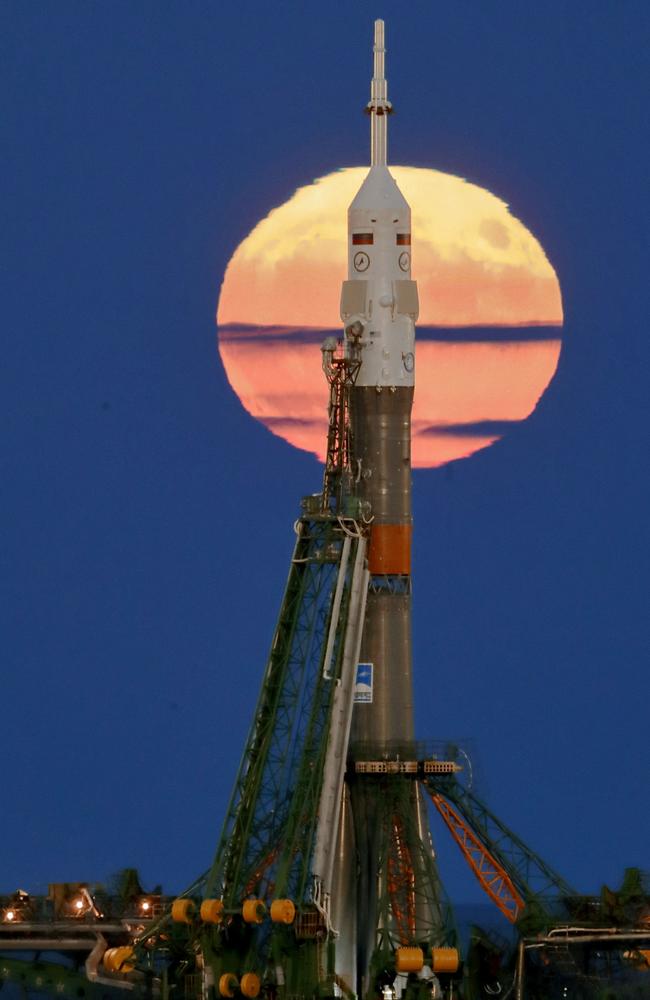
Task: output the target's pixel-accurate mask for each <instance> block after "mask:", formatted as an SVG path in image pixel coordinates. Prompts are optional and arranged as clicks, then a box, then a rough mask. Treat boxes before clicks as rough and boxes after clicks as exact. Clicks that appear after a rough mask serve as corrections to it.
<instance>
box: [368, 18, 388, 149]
mask: <svg viewBox="0 0 650 1000" xmlns="http://www.w3.org/2000/svg"><path fill="white" fill-rule="evenodd" d="M373 57H374V65H373V75H372V82H371V84H370V101H369V102H368V105H367V107H366V111H367V112H368V114H369V115H370V163H371V165H372V166H373V167H376V166H386V163H387V162H388V160H387V156H388V135H387V133H388V126H387V121H386V117H387V115H389V114H390V113H391V111H392V110H393V107H392V105H391V103H390V101H389V100H388V82H387V80H386V72H385V59H386V46H385V35H384V22H383V21H382V20H381V19H378V20H376V21H375V44H374V46H373Z"/></svg>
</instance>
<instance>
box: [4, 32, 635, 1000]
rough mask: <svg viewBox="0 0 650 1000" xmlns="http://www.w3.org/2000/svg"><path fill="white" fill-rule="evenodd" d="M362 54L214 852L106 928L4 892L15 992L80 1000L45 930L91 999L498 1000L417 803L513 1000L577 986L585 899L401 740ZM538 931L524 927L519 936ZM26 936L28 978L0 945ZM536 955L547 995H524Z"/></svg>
mask: <svg viewBox="0 0 650 1000" xmlns="http://www.w3.org/2000/svg"><path fill="white" fill-rule="evenodd" d="M384 57H385V49H384V25H383V22H382V21H377V22H376V23H375V45H374V74H373V79H372V84H371V99H370V102H369V104H368V106H367V109H366V110H367V112H368V114H369V116H370V125H371V166H370V170H369V173H368V175H367V177H366V179H365V180H364V182H363V184H362V186H361V188H360V190H359V192H358V194H357V195H356V197H355V198H354V200H353V202H352V204H351V206H350V209H349V213H348V277H347V279H346V280H345V281H344V282H343V289H342V293H341V318H342V321H343V336H342V337H341V339H337V338H333V337H332V338H328V339H326V340H325V342H324V343H323V345H322V366H323V371H324V374H325V377H326V379H327V382H328V386H329V423H328V433H327V455H326V461H325V470H324V476H323V486H322V490H321V492H320V493H317V494H314V495H310V496H307V497H304V498H303V500H302V504H301V512H300V516H299V518H298V520H297V521H296V523H295V533H296V540H295V545H294V549H293V554H292V558H291V563H290V568H289V575H288V579H287V584H286V588H285V592H284V596H283V600H282V604H281V608H280V613H279V617H278V621H277V625H276V628H275V633H274V636H273V640H272V644H271V650H270V653H269V658H268V661H267V665H266V670H265V674H264V678H263V682H262V687H261V691H260V695H259V699H258V702H257V706H256V709H255V714H254V717H253V722H252V725H251V728H250V732H249V734H248V738H247V741H246V745H245V748H244V753H243V756H242V760H241V763H240V766H239V770H238V773H237V776H236V779H235V783H234V787H233V791H232V796H231V799H230V802H229V804H228V807H227V810H226V815H225V820H224V823H223V828H222V832H221V837H220V839H219V842H218V845H217V850H216V853H215V857H214V861H213V864H212V866H211V867H210V869H209V870H208V871H207V872H205V873H204V874H203V875H201V876H200V877H199V878H198V879H197V880H196V881H195V882H194V883H193V884H192V885H191V886H189V888H188V889H187V890H186V891H185V892H184V893H183V894H182V895H181V896H179V897H178V898H177V899H175V900H174V901H173V902H172V903H171V905H170V906H168V907H167V908H165V907H164V905H163V903H162V902H161V900H160V897H155V898H154V897H153V896H149V897H145V896H143V897H141V898H140V897H138V898H137V899H135V897H134V900H131V901H130V902H129V904H128V906H127V908H126V910H125V909H124V907H122V912H121V914H120V915H119V918H117V917H115V916H114V915H113V914H111V913H110V912H109V911H110V906H109V903H110V901H105V902H104V903H101V901H98V900H97V899H95V898H93V897H91V895H90V894H89V892H88V890H87V889H86V888H79V886H78V885H77V886H73V888H72V889H70V886H58V887H57V886H54V887H52V888H53V889H55V890H57V893H58V895H57V893H54V895H53V896H51V897H48V903H49V902H51V901H52V900H54V902H53V903H52V906H53V907H54V909H52V906H49V911H48V912H50V911H51V912H50V917H51V922H50V923H48V922H47V919H46V916H43V912H45V910H47V907H45V909H44V908H43V906H42V905H41V910H43V912H39V908H38V906H37V905H36V902H35V901H34V900H31V899H30V898H29V897H28V896H27V894H26V893H17V894H14V895H15V898H13V897H12V899H11V900H10V901H9V903H8V905H7V906H6V907H5V908H4V910H2V909H0V987H1V986H2V982H3V981H5V980H10V979H11V978H12V976H14V977H15V978H16V981H17V982H20V983H22V984H23V988H24V989H26V988H27V985H25V984H29V985H32V986H33V988H36V989H39V988H41V986H42V983H43V981H44V977H47V976H49V977H50V978H49V979H47V982H52V983H54V984H56V992H57V993H60V994H62V995H64V996H70V997H72V996H76V997H82V996H85V995H86V993H85V991H84V988H83V986H80V981H81V978H80V973H79V970H78V968H76V967H75V968H74V969H71V968H68V969H63V968H61V967H58V966H56V965H52V966H51V968H50V967H48V968H45V966H44V964H43V963H42V962H40V963H39V955H40V952H41V951H43V950H46V951H47V950H52V951H58V952H61V951H65V950H66V949H65V947H62V938H61V935H62V934H63V933H65V935H66V936H67V937H66V940H67V944H66V947H68V948H69V949H70V950H71V951H72V952H74V951H75V949H76V950H80V951H82V952H83V950H84V949H86V950H87V952H88V957H87V959H86V962H85V973H86V977H87V980H89V981H90V983H91V984H95V986H96V989H97V991H98V992H97V994H96V995H97V997H99V996H100V993H99V991H100V990H101V997H102V998H104V997H106V995H107V994H106V990H107V989H108V990H109V994H110V989H111V988H112V989H115V990H118V989H127V990H129V991H131V992H132V993H133V995H134V996H136V997H139V998H147V1000H148V998H150V997H151V996H153V995H159V996H161V997H162V998H163V1000H169V998H172V1000H173V998H178V1000H181V998H183V1000H199V998H201V1000H217V998H235V997H236V998H240V997H242V996H243V997H247V998H255V997H257V996H264V997H266V998H268V1000H276V998H277V1000H312V998H329V997H332V998H333V997H342V996H345V997H347V998H349V1000H355V998H357V997H358V998H363V1000H393V998H396V997H405V998H408V1000H437V998H439V997H441V996H443V995H444V996H446V997H449V998H450V1000H451V998H453V997H463V998H464V1000H475V998H478V997H479V996H480V997H484V996H485V995H487V994H490V995H496V994H498V993H500V992H501V990H502V985H503V983H502V981H501V979H500V978H499V974H498V973H497V972H495V971H494V961H493V954H492V953H491V952H489V949H488V952H486V954H487V966H486V968H487V972H486V971H485V968H483V969H482V968H481V961H480V956H479V958H478V959H476V962H474V971H472V961H473V960H472V957H471V956H470V961H469V962H465V964H464V963H463V957H464V956H461V954H460V950H459V942H458V939H457V934H456V929H455V926H454V920H453V913H452V911H451V908H450V906H449V904H448V902H447V900H446V898H445V895H444V892H443V889H442V885H441V882H440V878H439V875H438V871H437V867H436V859H435V854H434V850H433V846H432V840H431V836H430V833H429V819H428V812H427V808H428V805H429V803H431V804H432V805H433V806H435V810H436V811H437V813H438V814H439V815H440V817H441V818H442V820H443V822H444V824H445V825H446V826H447V828H448V830H449V832H450V833H451V835H452V837H453V839H454V840H455V842H456V843H457V845H458V847H459V848H460V850H461V851H462V853H463V855H464V857H465V859H466V861H467V863H468V864H469V865H470V867H471V868H472V870H473V872H474V874H475V875H476V877H477V878H478V879H479V881H480V883H481V885H482V887H483V888H484V890H485V891H486V893H487V894H488V896H489V897H490V898H491V899H492V901H493V902H494V903H495V904H496V906H497V907H498V908H499V909H500V910H501V912H502V913H503V915H504V916H505V917H506V918H507V919H508V920H510V921H511V922H512V923H515V922H517V923H518V927H519V930H520V931H521V933H522V935H523V936H522V940H521V942H520V945H519V953H518V954H519V957H518V961H517V966H516V970H514V972H513V975H514V979H512V980H511V982H512V983H513V984H514V988H515V990H516V993H515V994H514V996H516V998H517V1000H528V997H540V996H543V997H544V998H545V1000H546V997H547V996H551V995H553V996H555V995H558V996H559V995H562V996H567V997H568V996H573V995H574V994H573V993H571V994H569V993H567V991H566V989H565V986H564V984H565V983H567V982H569V983H570V982H572V980H571V976H572V975H573V972H574V969H572V967H571V963H573V966H574V967H575V969H577V964H576V962H577V959H576V954H578V955H579V956H580V957H579V961H580V963H581V971H580V973H579V974H580V977H581V978H580V981H581V982H586V981H587V978H588V976H587V972H585V971H584V970H585V969H587V966H588V962H587V957H585V956H588V955H589V954H591V952H589V948H590V947H591V944H590V942H591V943H593V941H594V940H597V941H598V942H600V941H601V937H602V934H601V937H596V938H594V937H593V934H591V932H588V931H586V930H584V928H580V927H578V928H575V927H574V928H571V929H569V928H563V929H562V928H560V930H559V936H558V933H556V931H557V929H553V921H554V914H557V915H560V913H561V912H564V914H565V916H566V915H573V916H577V918H578V919H579V920H580V921H582V922H583V923H584V922H587V923H588V922H589V920H592V921H593V913H594V912H595V911H594V910H593V907H592V909H591V910H590V909H589V906H590V905H591V904H590V903H588V902H585V899H582V898H581V897H578V896H577V895H576V894H575V892H574V891H573V890H572V889H571V887H570V886H569V885H568V884H567V883H566V882H565V881H564V880H563V879H562V878H561V877H560V876H559V875H557V873H555V872H554V871H553V870H552V869H551V868H550V867H549V866H548V865H547V864H546V863H545V862H544V861H543V860H542V859H541V858H540V857H539V856H537V855H536V854H535V853H534V852H533V851H531V850H530V849H529V848H528V847H527V846H526V845H525V844H524V843H523V842H522V841H521V840H520V839H519V838H518V837H517V836H516V835H515V834H514V833H512V832H511V831H510V830H509V829H508V828H507V827H506V826H505V825H504V824H503V823H502V822H501V821H500V820H499V819H498V818H497V817H496V816H495V815H494V814H493V813H492V812H491V811H490V810H489V809H488V807H487V806H486V805H485V803H483V802H482V801H481V800H480V799H479V798H478V797H477V796H476V794H475V792H474V791H473V790H472V788H471V782H468V781H467V780H466V779H465V776H464V772H463V765H464V763H465V762H466V759H467V758H466V755H465V754H464V752H463V751H462V750H461V749H460V748H459V747H457V746H454V745H449V744H442V743H437V744H436V743H433V742H431V743H429V744H424V743H419V742H416V741H415V737H414V726H413V682H412V670H411V666H412V664H411V577H410V569H411V565H410V550H411V460H410V447H411V426H410V421H411V407H412V402H413V391H414V384H415V322H416V320H417V314H418V296H417V286H416V283H415V282H414V281H413V280H412V279H411V219H410V209H409V206H408V204H407V202H406V201H405V199H404V197H403V195H402V194H401V192H400V191H399V189H398V187H397V185H396V183H395V181H394V179H393V178H392V176H391V174H390V172H389V170H388V167H387V123H388V117H389V115H390V113H391V110H392V108H391V104H390V102H389V101H388V95H387V83H386V78H385V73H384ZM136 882H137V879H136ZM639 884H640V883H639V882H638V880H637V881H636V882H635V881H634V879H633V878H632V879H631V880H630V884H629V886H628V889H627V890H625V892H622V893H621V895H620V896H619V897H616V895H615V894H610V895H612V896H613V897H614V903H611V906H610V902H611V901H609V902H608V903H607V905H608V906H609V907H610V908H609V910H608V909H607V908H605V910H604V911H603V912H604V914H605V918H606V919H608V920H610V921H611V922H613V923H616V921H617V920H618V921H619V922H625V921H627V924H628V925H631V924H632V923H633V922H634V920H633V919H632V918H631V917H630V913H633V914H634V919H635V920H636V923H637V924H641V923H643V920H645V919H646V918H645V917H643V919H639V914H643V913H646V912H647V924H648V926H647V928H645V924H644V928H645V929H644V928H639V927H636V929H634V928H633V929H631V930H630V928H629V926H628V929H627V930H626V932H625V934H618V935H617V934H616V933H615V932H614V931H612V929H611V927H610V929H609V930H607V931H606V932H605V931H603V932H602V933H605V934H609V935H610V942H609V945H607V947H609V948H610V952H611V956H613V958H612V961H613V960H614V958H616V960H617V961H623V960H625V961H628V962H636V961H637V958H638V959H639V961H646V959H645V958H644V957H643V956H646V955H647V964H648V967H649V968H650V908H648V906H647V904H648V902H649V899H648V895H647V890H644V892H645V895H644V892H641V890H640V889H639ZM57 899H59V902H58V903H57V902H56V901H57ZM562 906H563V907H564V908H565V909H564V911H562V910H561V907H562ZM57 907H58V908H57ZM102 907H103V908H102ZM129 907H130V909H129ZM616 907H619V909H620V913H618V915H616V914H617V912H618V911H617V910H616ZM626 907H627V909H626ZM630 907H632V909H630ZM634 907H636V909H634ZM643 907H646V910H644V909H643ZM610 914H614V916H611V917H610ZM621 914H622V915H621ZM109 917H110V919H109ZM152 918H153V919H152ZM71 919H74V920H76V921H77V923H76V929H77V936H76V938H74V940H73V939H72V938H71V934H70V931H69V921H70V920H71ZM66 921H68V923H66ZM540 928H544V929H545V931H546V936H545V937H543V938H539V937H537V938H535V939H532V938H526V937H525V935H526V934H527V933H530V932H532V931H538V930H539V929H540ZM574 932H575V933H574ZM570 933H571V934H573V935H574V937H573V938H570V936H569V934H570ZM576 934H577V935H578V937H576V936H575V935H576ZM554 935H555V936H554ZM590 935H591V936H590ZM48 942H49V944H50V945H51V947H49V948H48ZM540 942H541V943H540ZM576 942H577V944H576ZM612 942H613V943H612ZM630 942H632V944H631V945H630ZM644 947H645V948H647V949H648V950H647V951H644V950H643V948H644ZM30 948H31V949H32V950H34V951H35V952H36V957H35V959H34V962H33V963H32V965H31V966H29V968H30V969H31V973H30V972H27V971H25V970H26V969H27V968H28V966H27V965H26V964H25V963H21V962H20V961H18V960H17V959H16V958H15V955H13V954H12V953H13V952H15V951H16V950H18V949H24V950H29V949H30ZM576 948H578V949H580V948H582V949H583V951H576ZM527 949H528V951H527ZM540 949H543V950H540ZM598 949H599V950H598V952H597V954H598V955H599V956H602V954H603V947H602V945H601V944H600V943H599V944H598ZM625 949H627V950H625ZM635 949H636V950H635ZM593 950H594V949H592V951H593ZM540 955H541V956H542V958H543V961H540ZM630 955H631V958H629V956H630ZM531 956H532V957H531ZM621 956H623V957H622V958H621ZM626 956H628V957H627V958H626ZM599 961H600V959H599ZM531 962H532V966H531V968H532V973H531V975H532V980H531V981H532V982H533V988H532V992H530V993H529V992H527V991H526V990H525V989H524V979H525V976H524V972H525V969H526V968H528V965H530V964H531ZM527 963H528V965H527ZM535 963H537V964H535ZM484 964H485V963H484ZM547 966H548V967H550V968H551V971H552V972H553V974H554V975H555V979H554V980H553V983H554V985H553V989H554V990H556V992H553V993H552V994H551V993H548V994H547V993H546V992H544V990H545V989H546V987H545V986H544V985H543V983H544V982H546V980H545V979H544V977H545V976H547ZM52 970H55V971H52ZM57 970H58V971H57ZM30 977H31V978H30ZM57 977H58V978H57ZM535 977H537V978H535ZM574 978H575V976H574ZM592 978H593V977H592ZM601 978H602V977H601ZM589 981H591V980H589ZM594 981H596V980H594ZM599 981H600V980H599ZM536 982H537V983H539V982H541V983H542V987H541V989H542V992H541V993H538V992H535V990H536V987H535V985H534V984H535V983H536ZM549 982H550V980H549ZM39 983H40V984H41V985H40V986H39ZM34 984H35V986H34ZM646 985H647V982H646ZM560 988H562V989H563V990H564V992H563V993H562V994H560V993H559V992H557V989H560ZM71 991H72V992H71ZM632 995H634V996H636V995H637V994H636V993H634V994H633V993H629V994H628V993H625V992H621V993H620V996H621V997H627V996H632ZM639 995H641V994H639ZM580 996H591V994H589V993H586V994H580Z"/></svg>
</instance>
